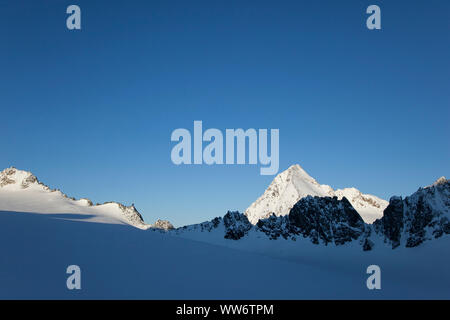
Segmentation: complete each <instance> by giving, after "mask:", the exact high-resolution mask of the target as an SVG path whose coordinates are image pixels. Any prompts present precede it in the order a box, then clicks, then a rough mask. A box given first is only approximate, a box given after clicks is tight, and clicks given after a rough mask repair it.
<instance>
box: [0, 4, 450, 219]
mask: <svg viewBox="0 0 450 320" xmlns="http://www.w3.org/2000/svg"><path fill="white" fill-rule="evenodd" d="M70 4H78V5H79V6H80V7H81V10H82V30H81V31H69V30H68V29H66V17H67V15H66V13H65V11H66V7H67V6H68V5H70ZM370 4H377V5H379V6H380V7H381V12H382V30H378V31H369V30H368V29H367V28H366V26H365V19H366V17H367V14H366V13H365V9H366V8H367V6H368V5H370ZM449 21H450V2H449V1H380V0H374V1H312V0H308V1H242V0H239V1H235V0H231V1H230V0H227V1H215V0H209V1H196V0H192V1H186V0H183V1H167V0H164V1H81V0H76V1H61V0H53V1H52V0H46V1H35V0H33V1H10V0H6V1H5V0H0V39H1V50H0V112H1V116H0V118H1V129H2V139H0V150H1V156H0V167H1V168H5V167H8V166H11V165H13V166H15V167H17V168H20V169H26V170H31V171H32V172H33V173H34V174H36V175H37V176H38V178H40V180H42V181H43V182H45V183H46V184H48V185H50V186H51V187H55V188H60V189H62V190H63V191H64V192H65V193H67V194H68V195H70V196H75V197H77V198H78V197H90V198H91V199H92V200H93V201H94V202H104V201H108V200H115V201H120V202H123V203H125V204H131V203H135V205H136V207H137V208H138V209H139V210H140V211H141V212H142V213H143V215H144V218H145V219H146V220H147V221H148V222H153V221H154V220H155V219H156V218H163V219H169V220H171V221H172V222H173V223H174V224H175V225H183V224H187V223H195V222H200V221H204V220H209V219H211V218H213V217H215V216H219V215H223V214H224V213H225V212H226V210H228V209H238V210H245V209H246V207H247V206H248V205H249V204H251V203H252V202H253V201H254V200H255V199H256V198H257V197H258V196H259V195H260V194H261V193H262V192H263V191H264V190H265V188H266V187H267V186H268V185H269V183H270V182H271V180H272V179H273V177H271V176H261V175H259V166H248V165H247V166H207V165H203V166H194V165H191V166H181V167H177V166H175V165H174V164H172V162H171V160H170V151H171V148H172V147H173V145H174V143H172V142H171V141H170V134H171V132H172V131H173V130H174V129H176V128H180V127H184V128H188V129H191V130H192V126H193V121H194V120H202V121H203V125H204V127H206V128H219V129H222V130H225V129H226V128H240V127H241V128H244V129H247V128H279V129H280V171H281V170H284V169H286V168H287V167H288V166H290V165H291V164H294V163H299V164H300V165H301V166H302V167H303V168H304V169H305V170H306V171H307V172H309V173H310V174H311V175H312V176H313V177H315V178H316V179H317V180H318V181H319V182H320V183H325V184H329V185H331V186H332V187H334V188H340V187H348V186H354V187H356V188H358V189H360V190H361V191H363V192H365V193H372V194H375V195H378V196H381V197H384V198H386V199H388V198H389V197H390V196H391V195H394V194H395V195H408V194H410V193H412V192H414V191H415V190H416V189H417V188H418V187H419V186H423V185H428V184H430V183H432V182H433V181H434V180H435V179H436V178H438V177H440V176H442V175H446V176H449V175H450V167H449V159H450V157H449V155H450V154H449V136H450V135H449V133H450V130H449V107H450V98H449V95H450V94H449V92H450V59H449V57H450V42H449V41H450V22H449Z"/></svg>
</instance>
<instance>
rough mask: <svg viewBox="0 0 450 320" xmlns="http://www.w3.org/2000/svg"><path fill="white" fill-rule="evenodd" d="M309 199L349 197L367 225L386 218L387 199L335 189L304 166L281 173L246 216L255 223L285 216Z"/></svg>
mask: <svg viewBox="0 0 450 320" xmlns="http://www.w3.org/2000/svg"><path fill="white" fill-rule="evenodd" d="M306 196H313V197H314V196H318V197H334V196H336V197H337V198H338V199H339V200H341V199H342V198H344V197H345V198H347V200H348V201H350V203H351V204H352V206H353V207H354V208H355V209H356V211H357V212H358V213H359V215H360V216H361V217H362V219H363V220H364V222H366V223H372V222H374V221H375V220H376V219H379V218H381V217H382V216H383V211H384V209H385V208H386V207H387V206H388V204H389V203H388V202H387V201H386V200H383V199H380V198H378V197H376V196H373V195H370V194H363V193H361V192H360V191H359V190H358V189H356V188H345V189H337V190H334V189H333V188H331V187H330V186H328V185H324V184H319V183H318V182H317V181H316V180H315V179H314V178H312V177H311V176H310V175H309V174H308V173H307V172H306V171H305V170H303V168H302V167H300V165H298V164H296V165H292V166H290V167H289V168H288V169H287V170H285V171H283V172H281V173H280V174H278V175H277V176H276V177H275V179H274V180H273V181H272V183H271V184H270V186H269V187H268V188H267V190H266V191H265V192H264V193H263V194H262V195H261V196H260V197H259V198H258V199H257V200H256V201H255V202H253V203H252V204H251V205H250V206H249V207H248V208H247V210H245V212H244V214H245V215H246V216H247V217H248V219H249V221H250V222H251V223H252V224H257V223H258V221H259V220H261V219H266V218H268V217H270V216H271V215H272V214H275V215H276V216H285V215H287V214H289V211H290V210H291V209H292V207H293V206H294V205H295V204H296V203H297V202H298V201H299V200H300V199H302V198H304V197H306Z"/></svg>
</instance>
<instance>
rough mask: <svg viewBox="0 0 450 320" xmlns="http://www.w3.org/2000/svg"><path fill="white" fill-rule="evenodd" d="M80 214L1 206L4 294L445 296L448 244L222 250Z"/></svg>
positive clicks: (253, 240)
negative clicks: (76, 285)
mask: <svg viewBox="0 0 450 320" xmlns="http://www.w3.org/2000/svg"><path fill="white" fill-rule="evenodd" d="M79 218H80V219H77V218H76V217H75V218H74V219H73V220H62V219H59V218H55V217H53V216H52V215H44V214H34V213H20V212H0V250H1V252H2V254H1V255H0V283H1V286H0V298H2V299H12V298H15V299H17V298H26V299H55V298H57V299H107V298H111V299H419V298H425V299H448V298H450V291H449V289H448V288H449V287H450V274H449V273H448V265H449V262H450V256H449V255H448V254H446V253H447V252H448V245H449V242H448V241H447V242H445V241H440V242H434V243H431V242H429V243H427V244H426V245H425V246H423V247H417V248H412V249H405V248H400V250H392V249H388V250H379V251H370V252H363V251H361V250H360V248H353V247H352V246H345V247H344V246H342V247H336V246H317V245H314V244H312V243H311V242H309V241H299V242H295V241H288V240H284V239H280V240H277V241H272V240H269V239H267V238H265V239H259V238H257V237H256V236H257V235H256V234H254V233H252V234H251V235H250V237H246V238H243V239H241V240H239V241H234V240H229V239H224V238H223V236H222V239H221V241H222V242H223V243H225V242H228V244H231V245H230V247H229V248H226V247H224V246H223V245H220V246H218V245H213V244H207V243H201V242H198V241H192V240H187V239H180V238H177V237H175V236H172V235H170V234H168V233H163V232H155V231H149V230H139V229H137V228H134V227H131V226H129V225H120V224H107V223H83V222H82V217H81V216H80V217H79ZM443 240H445V239H443ZM217 241H219V240H217ZM231 246H236V247H235V248H232V247H231ZM237 247H239V248H237ZM73 264H75V265H78V266H80V268H81V290H79V291H78V290H68V289H67V288H66V280H67V278H68V276H69V275H68V274H66V268H67V267H68V266H69V265H73ZM372 264H377V265H379V266H380V267H381V272H382V277H381V279H382V280H381V281H382V283H381V285H382V289H381V290H368V289H367V287H366V280H367V277H368V275H367V274H366V269H367V267H368V266H369V265H372ZM412 279H413V281H412Z"/></svg>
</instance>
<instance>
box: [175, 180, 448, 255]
mask: <svg viewBox="0 0 450 320" xmlns="http://www.w3.org/2000/svg"><path fill="white" fill-rule="evenodd" d="M449 212H450V183H449V181H448V180H446V179H445V178H441V179H439V180H438V181H437V182H436V183H434V184H433V185H431V186H429V187H426V188H421V189H419V190H418V191H417V192H416V193H414V194H413V195H411V196H409V197H406V198H405V199H404V200H402V199H401V198H400V197H392V198H391V200H390V203H389V205H388V206H387V208H386V209H385V210H384V216H383V217H382V218H381V219H379V220H376V221H375V223H374V224H367V223H365V222H364V220H363V219H362V217H361V215H360V214H359V213H358V212H357V211H356V210H355V208H354V207H353V205H352V204H351V202H350V201H349V200H348V199H347V198H346V197H342V199H339V198H338V197H337V196H334V197H319V196H314V197H313V196H306V197H303V198H301V199H300V200H299V201H297V203H296V204H295V205H294V206H293V207H292V208H291V209H290V211H289V214H287V215H283V216H276V215H275V214H272V215H271V216H269V217H267V218H265V219H260V220H259V221H258V222H257V223H256V225H254V224H252V223H251V222H250V221H249V219H248V217H247V215H246V214H242V213H239V212H228V213H227V214H226V215H225V216H224V217H223V218H221V217H218V218H215V219H213V220H211V221H208V222H204V223H201V224H197V225H192V226H186V227H182V228H178V229H175V230H173V232H175V233H176V234H178V235H183V233H187V232H213V231H215V232H219V233H220V234H222V237H223V238H225V239H231V240H239V239H241V238H243V237H246V236H247V235H248V234H249V233H251V232H254V233H256V234H258V235H264V236H266V237H267V238H268V239H270V240H276V239H279V238H283V239H287V240H292V241H298V240H299V239H307V240H309V241H311V242H312V243H314V244H317V245H329V244H334V245H337V246H341V245H346V244H348V243H351V242H356V243H357V244H358V245H360V246H361V249H362V250H364V251H367V250H372V249H374V248H375V247H376V246H375V243H381V244H382V243H383V242H384V243H386V244H388V245H390V246H392V248H396V247H398V246H399V245H402V246H405V247H415V246H418V245H420V244H421V243H422V242H424V241H426V240H431V239H435V238H439V237H442V236H444V235H448V234H449V233H450V222H449V217H450V214H449Z"/></svg>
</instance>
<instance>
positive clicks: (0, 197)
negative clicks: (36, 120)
mask: <svg viewBox="0 0 450 320" xmlns="http://www.w3.org/2000/svg"><path fill="white" fill-rule="evenodd" d="M0 210H3V211H17V212H33V213H39V214H52V215H53V216H55V217H59V218H61V219H83V221H89V222H102V223H111V224H130V225H132V226H135V227H137V228H141V229H148V228H149V227H150V226H149V225H147V224H145V223H144V222H143V220H142V218H141V217H139V213H137V211H136V209H135V208H134V207H133V206H129V207H126V206H124V205H122V204H120V203H117V202H109V203H105V204H101V205H93V204H92V202H91V201H90V200H89V199H79V200H75V199H72V198H68V197H67V196H66V195H65V194H63V193H62V192H61V191H59V190H52V189H50V188H49V187H47V186H46V185H44V184H42V183H40V182H39V181H38V180H37V178H36V177H35V176H34V175H33V174H32V173H31V172H28V171H23V170H18V169H16V168H13V167H11V168H8V169H5V170H3V171H2V172H0ZM75 217H76V218H75Z"/></svg>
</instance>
